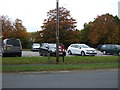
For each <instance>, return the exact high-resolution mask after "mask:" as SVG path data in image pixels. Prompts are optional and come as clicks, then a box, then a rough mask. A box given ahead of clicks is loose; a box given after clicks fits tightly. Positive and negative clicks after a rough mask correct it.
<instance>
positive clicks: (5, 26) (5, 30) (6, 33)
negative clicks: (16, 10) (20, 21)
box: [0, 16, 14, 39]
mask: <svg viewBox="0 0 120 90" xmlns="http://www.w3.org/2000/svg"><path fill="white" fill-rule="evenodd" d="M0 20H1V21H2V35H3V39H5V38H10V37H11V33H12V32H13V30H14V26H13V24H12V21H11V20H10V19H9V17H8V16H0Z"/></svg>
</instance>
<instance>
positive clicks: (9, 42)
mask: <svg viewBox="0 0 120 90" xmlns="http://www.w3.org/2000/svg"><path fill="white" fill-rule="evenodd" d="M7 44H8V45H13V46H20V42H19V40H14V39H13V40H8V41H7Z"/></svg>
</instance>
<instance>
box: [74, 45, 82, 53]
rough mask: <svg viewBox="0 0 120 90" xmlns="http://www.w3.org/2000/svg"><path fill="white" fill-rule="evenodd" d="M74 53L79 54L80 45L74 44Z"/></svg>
mask: <svg viewBox="0 0 120 90" xmlns="http://www.w3.org/2000/svg"><path fill="white" fill-rule="evenodd" d="M75 51H76V54H80V52H81V47H80V46H79V45H76V50H75Z"/></svg>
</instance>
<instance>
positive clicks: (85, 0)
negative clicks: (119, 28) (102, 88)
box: [0, 0, 120, 32]
mask: <svg viewBox="0 0 120 90" xmlns="http://www.w3.org/2000/svg"><path fill="white" fill-rule="evenodd" d="M119 1H120V0H59V7H64V8H66V9H67V10H69V11H70V15H71V17H73V18H74V19H76V21H77V24H76V25H77V29H78V30H81V29H83V25H84V23H88V22H90V21H94V19H95V18H97V16H100V15H103V14H106V13H109V14H112V15H113V16H116V15H118V2H119ZM0 4H1V5H0V15H7V16H9V18H10V19H11V20H12V21H15V19H16V18H18V19H21V20H22V22H23V25H24V26H25V27H26V28H27V31H28V32H36V31H39V30H41V26H42V25H43V21H44V19H47V18H48V17H47V12H49V10H53V9H55V8H56V0H0Z"/></svg>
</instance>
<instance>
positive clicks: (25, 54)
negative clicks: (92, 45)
mask: <svg viewBox="0 0 120 90" xmlns="http://www.w3.org/2000/svg"><path fill="white" fill-rule="evenodd" d="M66 56H74V55H68V54H66ZM95 56H111V55H103V54H102V53H101V52H100V51H97V55H95ZM22 57H41V56H40V55H39V52H32V51H22Z"/></svg>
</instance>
